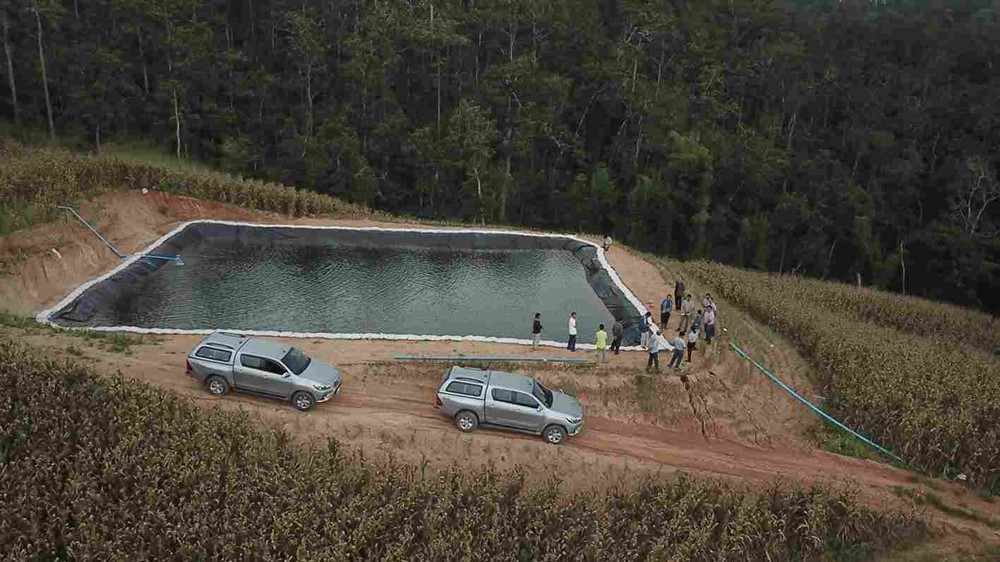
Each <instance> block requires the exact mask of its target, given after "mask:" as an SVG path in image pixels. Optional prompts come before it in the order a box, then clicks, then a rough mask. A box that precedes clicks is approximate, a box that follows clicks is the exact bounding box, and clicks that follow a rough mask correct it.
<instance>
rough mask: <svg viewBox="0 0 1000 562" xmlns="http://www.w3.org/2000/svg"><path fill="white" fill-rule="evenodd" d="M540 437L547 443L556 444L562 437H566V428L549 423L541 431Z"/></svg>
mask: <svg viewBox="0 0 1000 562" xmlns="http://www.w3.org/2000/svg"><path fill="white" fill-rule="evenodd" d="M542 438H543V439H545V441H546V442H548V443H552V444H553V445H558V444H560V443H562V442H563V439H566V430H565V429H563V428H561V427H559V426H558V425H550V426H548V427H546V428H545V431H543V432H542Z"/></svg>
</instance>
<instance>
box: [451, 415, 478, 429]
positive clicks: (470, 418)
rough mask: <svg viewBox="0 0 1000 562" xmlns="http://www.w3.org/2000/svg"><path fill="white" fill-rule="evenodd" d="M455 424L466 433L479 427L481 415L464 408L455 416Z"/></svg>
mask: <svg viewBox="0 0 1000 562" xmlns="http://www.w3.org/2000/svg"><path fill="white" fill-rule="evenodd" d="M455 425H457V426H458V429H461V430H462V431H464V432H466V433H468V432H470V431H475V429H476V428H477V427H479V417H477V416H476V414H473V413H472V412H470V411H468V410H462V411H461V412H459V413H458V415H457V416H455Z"/></svg>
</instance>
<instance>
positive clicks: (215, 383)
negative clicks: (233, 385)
mask: <svg viewBox="0 0 1000 562" xmlns="http://www.w3.org/2000/svg"><path fill="white" fill-rule="evenodd" d="M205 384H206V385H207V386H208V393H209V394H211V395H212V396H224V395H225V394H226V393H228V392H229V383H228V382H226V379H224V378H222V377H218V376H215V377H208V380H207V381H205Z"/></svg>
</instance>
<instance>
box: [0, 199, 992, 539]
mask: <svg viewBox="0 0 1000 562" xmlns="http://www.w3.org/2000/svg"><path fill="white" fill-rule="evenodd" d="M84 214H85V216H87V217H88V219H90V218H93V219H95V222H96V224H97V226H98V228H99V229H100V230H101V231H102V233H104V234H105V235H106V236H107V237H108V238H109V239H110V240H111V241H112V243H114V244H115V245H116V246H117V247H118V248H119V249H120V250H121V251H123V252H125V253H128V252H134V251H136V250H139V249H141V248H144V247H145V246H146V245H148V244H149V243H150V242H151V241H152V240H154V239H155V238H157V237H159V236H161V235H162V234H164V233H166V232H168V231H169V230H171V229H172V228H174V227H175V226H176V225H177V224H179V223H180V222H183V221H185V220H190V219H193V218H220V219H236V220H253V221H255V222H270V223H290V222H299V223H303V224H309V223H311V224H316V223H323V224H345V225H362V224H373V223H361V222H357V221H319V220H317V219H305V220H298V221H294V220H293V219H289V218H287V217H279V216H270V215H262V214H257V213H251V212H248V211H245V210H241V209H237V208H233V207H228V206H223V205H218V204H214V203H204V202H201V201H195V200H191V199H186V198H179V197H172V196H168V195H165V194H161V193H150V194H148V195H142V194H139V193H126V194H114V195H109V196H105V197H102V198H100V199H98V200H96V201H95V202H94V203H93V204H92V205H89V206H87V207H85V208H84ZM392 226H396V227H398V226H401V225H399V224H398V223H397V224H393V225H392ZM412 226H413V227H414V228H422V227H421V226H420V225H412ZM423 228H426V227H423ZM435 228H439V227H435ZM51 248H56V249H57V252H58V255H56V253H54V252H51V251H50V249H51ZM15 255H19V256H21V257H20V258H19V259H18V260H17V263H16V267H12V268H11V270H12V271H13V273H11V274H8V275H5V276H0V303H2V305H0V308H2V309H5V310H7V311H9V312H15V313H18V314H22V315H34V314H35V313H37V312H38V311H40V310H42V309H44V308H46V307H48V306H51V305H53V304H54V303H56V302H58V301H59V300H60V299H62V298H63V297H64V296H65V295H66V294H68V293H69V292H70V291H71V290H72V289H73V288H75V287H76V286H78V285H79V284H80V283H82V282H84V281H86V280H87V279H90V278H92V277H94V276H96V275H99V274H101V273H103V272H105V271H107V270H108V269H110V268H111V267H113V266H114V265H115V264H116V262H117V261H118V258H116V257H115V256H114V255H113V254H112V253H111V252H110V251H109V250H108V249H107V248H105V247H104V246H103V245H102V244H101V243H100V242H99V241H98V240H97V238H96V237H94V236H93V235H91V234H90V233H89V232H87V231H86V230H85V229H84V228H83V227H82V226H80V225H79V224H78V223H76V222H71V221H62V222H59V223H56V224H51V225H46V226H42V227H38V228H35V229H33V230H31V231H27V232H22V233H18V234H15V235H13V236H9V237H6V238H0V259H6V260H8V261H9V260H10V259H11V256H15ZM608 257H609V261H610V262H611V264H612V265H613V266H614V267H615V269H616V270H617V271H618V272H619V274H620V275H621V277H622V279H623V280H624V281H625V283H626V284H627V285H628V286H629V288H630V289H631V290H632V291H633V292H634V293H635V294H636V295H637V296H638V297H639V298H640V299H641V300H642V301H643V302H644V303H647V307H649V308H650V309H653V310H658V306H657V305H656V304H655V303H658V302H659V300H660V299H661V298H662V296H663V295H665V294H666V292H667V291H672V281H673V276H674V275H675V273H681V272H671V271H661V270H660V269H657V267H656V266H654V265H652V264H651V263H649V262H647V261H646V260H644V259H643V258H642V256H640V255H639V254H636V253H632V252H630V251H628V250H626V249H623V248H620V247H615V248H613V249H612V250H611V252H610V253H609V256H608ZM689 288H690V289H693V290H694V291H697V290H698V287H690V282H689ZM719 304H720V307H721V310H722V315H721V318H722V321H723V325H726V326H730V327H732V328H731V332H735V333H738V334H739V338H740V342H741V343H742V344H744V345H747V346H749V347H750V348H751V351H752V352H753V353H755V356H757V357H759V359H760V360H762V361H765V362H766V364H768V365H769V366H771V367H773V368H774V370H775V371H776V372H777V373H778V374H779V376H781V377H783V378H784V380H785V381H786V382H788V383H789V384H791V385H792V386H794V387H796V388H798V389H799V390H800V391H802V392H803V393H804V394H810V393H811V392H812V390H811V387H810V385H809V383H808V381H809V368H808V364H807V363H806V362H805V361H804V360H802V358H801V357H800V356H799V355H798V354H797V353H795V352H794V350H793V349H792V348H791V347H790V346H788V345H787V344H786V343H784V342H783V341H782V340H781V338H780V336H778V335H777V334H773V333H768V332H766V330H761V329H760V328H759V327H757V326H756V325H754V324H753V323H752V322H749V321H748V320H747V319H746V318H745V317H743V316H742V314H741V313H739V311H736V310H732V309H731V308H730V307H728V305H727V304H726V303H724V302H720V303H719ZM676 321H677V319H676V317H675V318H673V319H672V321H671V326H674V325H675V323H676ZM4 331H5V332H6V333H7V334H8V335H13V336H15V337H17V338H19V339H21V340H22V341H24V342H26V343H29V344H31V345H34V346H37V347H39V348H44V349H46V350H48V351H49V352H51V353H54V354H59V355H73V356H76V357H78V358H80V359H82V360H84V361H86V362H89V363H91V364H92V365H93V366H94V367H95V369H97V370H98V371H101V372H106V373H115V372H121V373H122V375H123V376H126V377H129V378H136V379H138V380H141V381H145V382H149V383H152V384H155V385H157V386H160V387H162V388H165V389H169V390H172V391H175V392H178V393H180V394H182V395H186V396H189V397H190V398H192V399H193V400H195V401H196V402H198V403H200V404H203V405H205V406H206V407H214V406H218V407H222V408H227V409H237V408H238V409H244V410H246V411H247V412H248V414H249V415H250V416H251V417H253V418H256V419H259V420H260V421H261V422H263V423H268V424H275V425H277V426H279V427H283V428H284V429H286V430H287V431H288V432H289V433H291V434H292V435H295V436H297V437H299V438H301V439H303V440H306V441H308V440H313V439H319V440H323V439H325V438H327V437H335V438H337V439H338V440H340V441H341V442H343V443H345V444H347V445H349V446H356V447H361V448H363V450H364V451H365V454H367V455H392V456H394V457H396V458H398V459H400V460H405V461H409V462H413V463H416V464H419V465H421V466H425V467H428V468H430V469H434V468H438V467H442V466H447V465H451V464H459V465H462V466H473V465H485V464H492V465H494V466H497V467H501V468H511V467H514V466H516V465H521V466H525V467H530V470H528V471H527V475H528V476H529V478H537V479H546V478H549V477H551V476H552V475H559V476H560V477H561V478H562V480H563V482H564V485H565V486H566V487H567V488H573V489H591V488H600V487H601V486H602V485H604V484H606V483H609V482H620V481H622V479H634V478H640V477H654V478H655V477H666V478H669V477H670V475H671V474H673V473H675V472H677V471H681V470H683V471H687V472H691V473H697V474H703V475H708V476H714V477H720V478H727V479H735V480H738V481H744V482H748V483H753V484H759V483H766V482H768V481H771V480H773V479H775V478H781V479H783V480H785V481H790V482H791V481H803V482H805V481H809V482H811V481H826V482H831V483H844V484H849V485H852V486H857V488H858V491H859V492H860V493H861V494H862V495H863V496H864V497H866V498H868V499H869V500H870V501H871V502H872V503H876V504H887V505H894V506H900V505H901V506H908V505H913V500H912V499H910V498H908V497H907V498H902V497H901V496H903V495H906V494H900V493H899V491H900V490H903V489H908V490H916V491H917V492H918V495H919V491H920V490H923V491H924V492H927V491H929V489H928V488H927V486H933V493H934V494H936V495H937V496H939V497H940V498H941V499H942V500H943V501H944V502H945V503H946V504H948V505H951V506H954V507H956V508H959V509H962V510H966V511H968V512H969V513H973V514H975V517H978V518H979V520H975V519H970V518H969V517H963V516H956V515H955V514H954V513H952V514H948V513H945V512H943V511H940V510H937V509H933V508H929V507H924V508H921V509H924V510H925V512H926V516H927V518H928V519H929V520H930V521H931V522H932V523H937V526H936V527H937V528H938V529H939V530H940V531H943V532H945V533H946V534H947V536H948V541H947V542H948V545H949V546H948V548H947V549H946V550H948V551H955V550H961V549H962V548H964V546H965V545H978V544H980V543H981V542H987V543H1000V535H998V534H997V532H996V530H994V528H992V527H993V526H992V525H987V524H985V523H983V522H982V520H987V519H990V518H992V519H994V520H997V521H1000V508H998V506H997V505H996V504H994V503H992V502H987V501H984V500H982V499H980V498H978V497H976V496H975V495H973V494H971V493H970V492H968V491H967V490H966V489H964V488H962V487H960V486H956V485H952V484H948V483H945V482H939V481H936V482H933V483H931V484H927V483H926V482H924V483H921V482H917V479H916V478H915V477H914V475H913V474H912V473H909V472H907V471H904V470H900V469H896V468H893V467H891V466H889V465H886V464H882V463H878V462H874V461H866V460H859V459H854V458H848V457H843V456H838V455H834V454H832V453H828V452H825V451H821V450H817V449H815V448H814V447H813V446H812V445H811V444H810V443H808V442H807V441H806V440H805V439H804V438H803V437H802V433H803V430H804V429H805V428H806V427H807V426H808V425H809V424H811V423H813V418H812V417H811V414H808V413H806V412H805V411H804V409H803V408H802V407H801V406H799V405H798V404H797V403H796V402H794V400H793V399H792V398H791V397H790V396H788V395H786V394H785V393H784V392H783V391H781V390H780V389H777V388H776V387H775V386H773V385H772V384H770V383H769V382H767V381H765V380H764V379H762V377H760V376H759V375H757V374H756V373H755V372H753V371H751V370H750V369H749V368H748V367H747V366H746V365H745V364H744V363H743V362H742V361H741V360H739V359H737V358H736V357H735V355H734V354H732V353H731V352H729V351H728V350H727V349H726V348H725V347H724V345H723V344H722V343H721V342H720V343H718V344H717V345H715V346H714V347H712V348H710V349H707V350H705V349H702V350H700V351H699V352H696V354H695V358H694V361H693V362H692V363H690V364H686V365H685V367H686V369H685V371H684V374H685V376H684V377H677V376H676V375H673V376H668V375H665V374H664V375H660V376H658V377H648V376H646V375H644V374H643V373H642V367H643V366H644V365H645V361H646V355H645V354H644V353H635V352H633V353H623V354H622V355H619V356H613V357H612V362H611V365H609V366H599V367H597V366H592V365H590V366H557V365H536V366H527V367H522V366H519V367H517V368H519V369H520V370H522V371H526V372H530V373H532V374H535V375H536V376H539V377H541V378H543V379H544V380H545V381H546V382H547V383H548V384H550V385H551V386H554V387H561V388H564V389H566V390H567V391H570V392H572V393H574V394H576V395H578V396H579V397H580V399H581V401H583V402H584V404H585V405H586V407H587V413H588V420H587V429H586V431H585V432H584V433H583V434H582V435H581V436H579V437H577V438H575V439H572V440H570V441H569V442H568V444H567V445H565V446H560V447H552V446H548V445H546V444H544V443H543V442H542V441H541V440H540V439H538V438H533V437H530V436H521V435H515V434H508V433H502V432H495V431H485V430H484V431H479V432H476V433H474V434H471V435H466V434H462V433H459V432H458V431H457V430H456V429H455V428H454V427H453V425H452V424H451V423H450V421H449V420H446V419H443V418H441V417H440V416H439V415H438V413H437V410H436V409H435V408H434V406H433V402H434V392H435V390H436V386H437V384H438V383H439V381H440V378H441V374H442V373H443V369H444V368H445V367H444V366H443V365H441V364H401V363H394V362H393V361H392V357H393V356H394V355H396V354H399V353H410V354H467V355H484V354H502V355H522V354H530V353H531V351H530V349H528V348H525V347H522V346H504V345H498V344H485V343H455V342H390V341H320V340H316V341H311V340H296V341H295V345H298V346H300V347H302V348H304V349H305V350H306V351H307V352H310V353H311V354H314V355H315V356H317V357H319V358H322V359H326V360H329V361H331V362H333V363H336V364H337V365H339V366H341V367H342V368H343V369H344V372H345V375H346V384H345V387H344V391H343V393H342V394H341V395H340V396H338V397H337V398H336V399H334V400H332V401H331V402H329V403H327V404H323V405H320V406H319V407H318V408H316V409H315V410H314V411H312V412H308V413H305V414H303V413H300V412H297V411H295V410H294V409H292V408H291V407H290V406H289V405H287V404H283V403H280V402H273V401H268V400H263V399H258V398H255V397H250V396H244V395H231V396H227V397H225V398H223V399H218V400H217V399H213V398H211V397H209V396H208V395H207V394H206V393H205V391H204V390H203V389H201V388H200V387H199V385H197V384H196V383H195V382H194V381H193V380H192V379H190V378H189V377H187V376H186V375H185V373H184V358H185V355H186V354H187V352H188V350H190V348H191V347H192V346H193V345H194V344H195V343H196V342H197V341H198V339H199V338H198V337H196V336H176V337H158V338H155V339H154V338H147V343H145V344H143V345H137V346H134V347H133V348H132V349H131V351H130V353H129V354H124V353H115V352H112V351H109V350H106V349H102V348H101V347H100V346H98V345H95V342H94V341H93V340H85V339H82V338H80V337H78V336H73V335H69V334H63V333H57V334H53V333H52V332H51V331H49V330H42V329H34V328H32V329H28V330H21V329H13V328H6V329H4ZM588 336H589V334H585V335H583V336H582V337H584V338H586V337H588ZM584 341H586V340H584ZM772 345H773V347H771V346H772ZM545 354H546V355H569V353H568V352H566V351H564V350H556V349H546V350H545ZM894 492H895V493H894Z"/></svg>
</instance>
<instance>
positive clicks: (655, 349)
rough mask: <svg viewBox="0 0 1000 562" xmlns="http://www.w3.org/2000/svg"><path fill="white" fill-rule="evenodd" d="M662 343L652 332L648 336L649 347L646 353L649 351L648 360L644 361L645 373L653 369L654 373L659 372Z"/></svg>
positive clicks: (656, 334)
mask: <svg viewBox="0 0 1000 562" xmlns="http://www.w3.org/2000/svg"><path fill="white" fill-rule="evenodd" d="M662 343H663V338H661V337H660V335H659V334H658V333H656V332H653V333H652V334H651V335H650V336H649V347H648V348H647V351H649V360H648V361H646V372H647V373H648V372H650V371H653V370H654V369H655V372H657V373H659V372H660V349H661V345H662Z"/></svg>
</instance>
